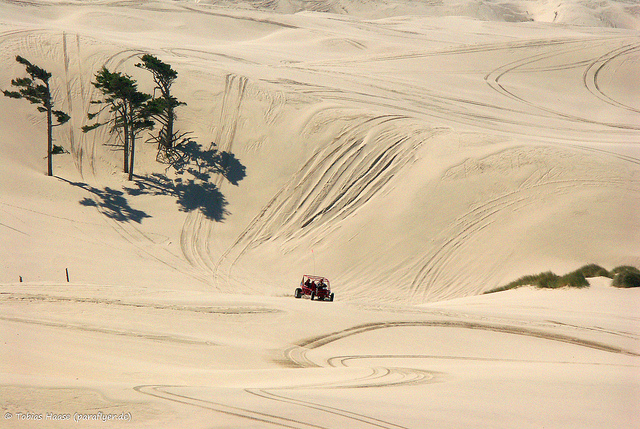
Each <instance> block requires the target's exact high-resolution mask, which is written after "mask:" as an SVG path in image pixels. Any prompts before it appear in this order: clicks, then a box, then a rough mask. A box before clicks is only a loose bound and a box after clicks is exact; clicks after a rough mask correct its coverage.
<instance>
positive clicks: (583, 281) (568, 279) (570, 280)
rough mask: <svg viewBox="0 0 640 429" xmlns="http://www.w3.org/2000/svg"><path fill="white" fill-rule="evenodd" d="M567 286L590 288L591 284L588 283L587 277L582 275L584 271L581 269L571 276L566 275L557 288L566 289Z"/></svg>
mask: <svg viewBox="0 0 640 429" xmlns="http://www.w3.org/2000/svg"><path fill="white" fill-rule="evenodd" d="M565 286H569V287H588V286H589V282H588V281H587V278H586V277H585V275H584V274H583V273H582V269H579V270H576V271H573V272H571V273H569V274H565V275H564V276H562V277H560V278H559V279H558V281H557V286H556V287H565Z"/></svg>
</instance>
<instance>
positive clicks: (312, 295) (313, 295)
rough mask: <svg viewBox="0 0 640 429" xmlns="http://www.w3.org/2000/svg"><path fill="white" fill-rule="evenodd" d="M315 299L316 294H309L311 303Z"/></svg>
mask: <svg viewBox="0 0 640 429" xmlns="http://www.w3.org/2000/svg"><path fill="white" fill-rule="evenodd" d="M315 297H316V293H315V292H311V301H313V298H315Z"/></svg>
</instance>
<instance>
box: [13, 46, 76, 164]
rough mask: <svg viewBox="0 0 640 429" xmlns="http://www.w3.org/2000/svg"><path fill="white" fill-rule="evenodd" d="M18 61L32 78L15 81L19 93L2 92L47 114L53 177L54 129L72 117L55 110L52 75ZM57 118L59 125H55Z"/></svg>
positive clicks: (48, 159) (27, 63)
mask: <svg viewBox="0 0 640 429" xmlns="http://www.w3.org/2000/svg"><path fill="white" fill-rule="evenodd" d="M16 61H17V62H19V63H20V64H22V65H24V66H25V68H26V71H27V74H29V76H30V77H23V78H17V79H13V80H12V81H11V85H13V86H15V87H16V88H18V90H17V91H6V90H5V91H2V92H3V94H4V95H5V96H7V97H10V98H16V99H21V98H24V99H26V100H28V101H30V102H31V103H32V104H38V105H39V106H38V111H39V112H43V113H46V114H47V175H48V176H53V161H52V155H53V154H54V153H55V150H56V149H59V150H60V149H61V148H60V147H59V146H54V145H53V127H55V126H58V125H62V124H64V123H66V122H67V121H69V119H70V117H69V115H67V114H66V113H65V112H63V111H61V110H54V108H53V100H52V97H51V88H50V86H49V79H50V78H51V73H49V72H48V71H46V70H44V69H42V68H40V67H38V66H36V65H34V64H31V62H29V61H28V60H26V59H24V58H23V57H21V56H19V55H18V56H16ZM54 116H55V118H56V121H57V124H53V117H54Z"/></svg>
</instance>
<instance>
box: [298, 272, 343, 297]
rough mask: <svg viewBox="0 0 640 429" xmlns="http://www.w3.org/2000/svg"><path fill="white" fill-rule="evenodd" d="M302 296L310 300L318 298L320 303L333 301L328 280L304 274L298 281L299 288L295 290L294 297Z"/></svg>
mask: <svg viewBox="0 0 640 429" xmlns="http://www.w3.org/2000/svg"><path fill="white" fill-rule="evenodd" d="M304 295H309V296H311V300H313V299H314V298H318V300H320V301H324V300H327V301H333V297H334V296H335V294H334V293H333V292H331V285H330V284H329V279H327V278H326V277H321V276H311V275H309V274H305V275H304V276H302V280H300V287H299V288H297V289H296V291H295V293H294V296H295V297H296V298H302V296H304Z"/></svg>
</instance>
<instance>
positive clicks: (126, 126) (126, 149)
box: [122, 104, 129, 173]
mask: <svg viewBox="0 0 640 429" xmlns="http://www.w3.org/2000/svg"><path fill="white" fill-rule="evenodd" d="M122 120H123V121H124V122H123V125H124V172H125V173H128V172H129V111H128V109H127V106H126V104H125V106H124V112H123V114H122Z"/></svg>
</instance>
